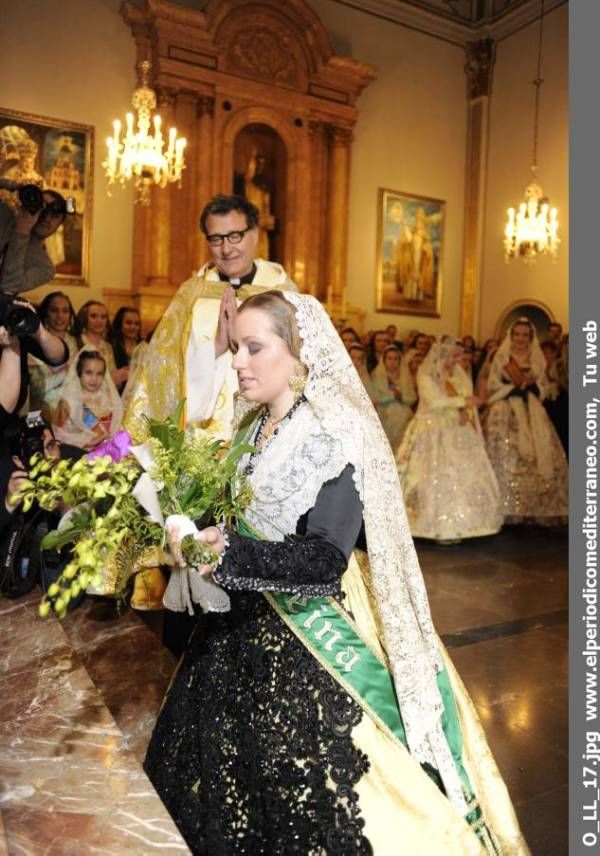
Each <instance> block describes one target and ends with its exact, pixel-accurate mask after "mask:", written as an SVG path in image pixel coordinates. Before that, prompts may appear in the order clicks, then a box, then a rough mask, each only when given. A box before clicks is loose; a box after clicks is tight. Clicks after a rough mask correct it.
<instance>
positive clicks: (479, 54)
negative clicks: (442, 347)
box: [460, 39, 502, 336]
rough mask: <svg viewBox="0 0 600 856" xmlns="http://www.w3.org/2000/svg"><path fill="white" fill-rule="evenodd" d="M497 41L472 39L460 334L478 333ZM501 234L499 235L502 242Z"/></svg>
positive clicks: (468, 66)
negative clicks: (493, 72)
mask: <svg viewBox="0 0 600 856" xmlns="http://www.w3.org/2000/svg"><path fill="white" fill-rule="evenodd" d="M494 58H495V44H494V41H493V40H492V39H481V40H480V41H477V42H468V43H467V46H466V59H467V61H466V64H465V72H466V75H467V99H468V104H467V111H468V114H467V151H466V170H465V218H464V220H465V227H464V245H463V276H462V296H461V313H460V333H461V335H462V336H465V335H467V334H469V335H475V334H478V332H479V330H478V327H479V301H480V296H481V269H482V254H483V222H484V217H485V179H486V171H487V149H488V122H489V99H490V85H491V78H492V68H493V65H494ZM501 238H502V236H501V235H499V236H498V240H499V241H500V240H501Z"/></svg>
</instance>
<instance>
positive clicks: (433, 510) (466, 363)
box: [340, 317, 568, 543]
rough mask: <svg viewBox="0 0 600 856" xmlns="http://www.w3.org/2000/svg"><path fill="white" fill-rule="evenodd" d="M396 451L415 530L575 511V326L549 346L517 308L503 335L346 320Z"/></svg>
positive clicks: (454, 534) (557, 331)
mask: <svg viewBox="0 0 600 856" xmlns="http://www.w3.org/2000/svg"><path fill="white" fill-rule="evenodd" d="M340 336H341V339H342V342H343V343H344V346H345V347H346V349H347V350H348V352H349V354H350V357H351V359H352V362H353V363H354V365H355V366H356V368H357V371H358V373H359V376H360V378H361V380H362V382H363V384H364V386H365V389H366V391H367V392H368V394H369V396H370V398H371V400H372V402H373V405H374V406H375V409H376V410H377V413H378V415H379V418H380V420H381V424H382V426H383V429H384V431H385V433H386V436H387V438H388V440H389V443H390V445H391V447H392V450H393V451H394V453H395V456H396V461H397V464H398V472H399V476H400V482H401V484H402V488H403V493H404V501H405V504H406V509H407V513H408V518H409V522H410V527H411V532H412V534H413V535H414V536H418V537H424V538H430V539H433V540H436V541H439V542H443V543H455V542H457V541H460V540H462V539H463V538H469V537H475V536H478V535H489V534H493V533H495V532H498V531H499V530H500V528H501V527H502V525H503V524H504V523H523V522H534V523H539V524H544V525H554V524H561V523H564V522H566V518H567V513H568V510H567V503H568V497H567V483H568V472H567V458H566V455H567V452H568V335H567V336H563V334H562V328H561V325H560V324H558V323H555V322H553V323H551V324H549V325H548V328H547V331H546V336H545V339H544V341H543V343H542V345H541V346H540V344H539V342H538V336H537V333H536V330H535V327H534V325H533V324H532V323H531V321H530V320H529V319H528V318H526V317H522V318H519V319H517V320H516V321H515V322H514V323H513V324H512V325H511V326H510V328H509V330H508V331H507V333H506V335H505V337H504V339H503V341H502V342H501V343H500V342H499V341H498V340H497V339H488V340H487V341H486V342H485V344H484V345H483V346H482V347H478V346H477V343H476V341H475V339H474V338H473V337H472V336H465V337H463V338H462V339H456V338H454V337H452V336H441V337H439V338H438V337H436V336H430V335H427V334H425V333H423V332H420V331H418V330H411V331H410V333H409V334H408V336H407V337H406V338H405V339H404V340H398V338H397V328H396V327H395V326H394V325H389V326H388V327H387V328H386V329H385V330H375V331H369V333H367V334H366V335H365V336H364V337H361V336H359V335H358V333H357V332H356V331H355V330H354V329H352V328H351V327H345V328H343V329H341V330H340Z"/></svg>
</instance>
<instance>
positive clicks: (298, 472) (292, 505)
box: [242, 403, 348, 541]
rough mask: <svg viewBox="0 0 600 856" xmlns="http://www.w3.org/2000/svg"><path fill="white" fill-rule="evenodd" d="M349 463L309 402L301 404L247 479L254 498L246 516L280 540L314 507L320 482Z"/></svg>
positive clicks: (336, 440)
mask: <svg viewBox="0 0 600 856" xmlns="http://www.w3.org/2000/svg"><path fill="white" fill-rule="evenodd" d="M247 460H248V458H245V459H244V460H243V461H242V466H243V465H244V463H245V462H246V461H247ZM347 463H348V458H347V457H346V455H345V454H344V449H343V447H342V444H341V443H340V441H339V440H338V439H337V438H336V437H332V436H330V435H329V434H326V433H324V431H323V428H322V426H321V423H320V421H319V420H318V419H317V417H316V415H315V413H314V411H313V409H312V407H311V406H310V404H308V403H306V404H304V405H303V406H302V407H300V408H299V409H298V410H297V411H296V413H294V416H293V417H292V419H290V421H289V422H286V423H285V424H284V425H282V427H281V429H280V431H279V432H278V433H277V435H276V436H275V437H273V439H272V440H271V441H270V442H269V444H268V446H267V447H266V448H265V451H264V453H263V454H262V455H259V457H258V460H257V464H256V467H255V469H254V472H253V473H252V475H251V476H250V479H249V481H250V484H251V486H252V491H253V493H254V499H253V501H252V504H251V505H250V507H249V508H248V509H247V511H246V518H247V519H248V521H249V523H251V524H252V526H254V527H255V529H256V530H257V531H258V532H260V533H261V534H263V535H264V536H265V537H266V538H268V539H269V540H270V541H283V539H284V537H285V536H286V535H291V534H293V533H294V532H295V531H296V526H297V523H298V520H299V519H300V518H301V517H302V515H303V514H305V513H306V512H307V511H309V510H310V509H311V508H312V507H313V506H314V504H315V502H316V499H317V496H318V493H319V491H320V490H321V487H322V486H323V484H324V483H325V482H326V481H330V480H331V479H334V478H336V477H337V476H339V475H340V474H341V472H342V471H343V469H344V467H345V466H346V464H347Z"/></svg>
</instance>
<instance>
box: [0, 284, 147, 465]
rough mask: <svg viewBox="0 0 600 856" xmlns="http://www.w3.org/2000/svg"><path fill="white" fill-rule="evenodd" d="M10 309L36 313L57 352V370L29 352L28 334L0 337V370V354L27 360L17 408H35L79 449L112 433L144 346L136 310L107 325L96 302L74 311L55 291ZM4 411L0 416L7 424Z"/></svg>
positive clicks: (118, 423)
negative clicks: (25, 395) (24, 392)
mask: <svg viewBox="0 0 600 856" xmlns="http://www.w3.org/2000/svg"><path fill="white" fill-rule="evenodd" d="M15 304H16V305H17V306H19V305H22V306H23V308H28V309H30V310H31V311H35V312H36V313H37V316H38V318H39V322H40V327H39V329H40V330H43V331H44V334H46V335H47V336H48V339H49V340H51V341H52V340H53V341H54V342H56V343H58V344H57V347H59V348H60V349H61V354H62V356H61V358H60V363H59V364H58V365H57V364H56V363H55V362H54V361H53V362H50V361H49V360H48V359H47V357H46V355H45V353H44V352H43V351H42V352H40V350H39V348H35V346H33V347H32V344H31V343H32V342H33V341H34V340H33V339H32V337H18V336H16V335H14V334H13V335H12V336H10V335H9V334H8V333H5V342H3V344H4V345H5V347H4V349H3V352H2V355H1V357H0V371H1V369H2V362H3V361H4V359H5V353H6V355H8V354H9V353H10V351H13V352H18V353H19V354H20V353H21V352H24V355H25V356H26V362H25V363H24V366H23V368H24V371H23V378H22V383H21V387H22V389H23V390H28V399H25V398H24V400H22V401H20V403H19V408H17V409H19V410H26V411H40V412H41V414H42V417H43V418H44V419H45V421H46V422H47V423H48V425H49V426H51V427H52V429H53V432H54V434H55V436H56V438H57V439H59V440H60V441H62V442H65V443H69V444H71V445H74V446H79V447H81V448H83V449H87V450H90V449H92V448H94V447H95V446H97V445H98V444H99V443H100V442H102V441H103V440H106V439H108V438H109V437H111V436H113V435H114V434H115V433H116V432H117V431H118V430H119V429H120V427H121V424H122V419H123V409H124V408H123V399H124V400H126V399H127V386H128V383H129V379H130V377H132V376H133V374H134V371H135V365H136V363H137V362H138V361H139V360H140V359H141V357H142V354H143V350H144V348H145V346H146V342H145V341H143V340H142V338H141V333H140V331H141V321H140V315H139V312H138V310H137V309H135V308H133V307H129V306H124V307H121V308H120V309H119V310H118V311H117V312H116V314H115V317H114V319H113V321H112V322H111V321H110V319H109V316H108V310H107V308H106V306H105V305H104V304H103V303H101V302H99V301H94V300H90V301H87V302H86V303H84V304H83V305H82V306H81V307H80V308H79V310H78V311H77V312H75V309H74V307H73V305H72V303H71V300H70V299H69V297H68V296H67V295H66V294H64V293H63V292H62V291H53V292H51V293H50V294H48V295H46V297H45V298H44V299H43V300H42V301H41V302H40V304H39V305H38V306H37V307H36V306H34V305H32V304H28V303H27V302H26V301H25V300H24V299H23V298H20V299H19V300H18V301H15ZM42 335H43V334H42ZM63 349H64V350H63ZM65 358H66V359H65ZM4 411H5V412H4V414H2V411H1V410H0V417H1V418H2V419H3V420H4V421H5V422H6V421H7V419H8V412H7V410H6V408H4Z"/></svg>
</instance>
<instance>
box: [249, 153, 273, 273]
mask: <svg viewBox="0 0 600 856" xmlns="http://www.w3.org/2000/svg"><path fill="white" fill-rule="evenodd" d="M265 160H266V158H265V156H264V155H262V154H259V153H258V152H257V151H256V149H253V151H252V153H251V155H250V157H249V159H248V165H247V167H246V171H245V173H244V196H245V197H246V199H248V201H249V202H252V204H253V205H256V207H257V208H258V212H259V220H258V231H259V236H258V245H257V248H256V255H257V256H258V257H259V258H261V259H267V260H268V259H269V256H270V254H269V232H272V231H273V229H274V228H275V217H274V216H273V214H272V213H271V188H270V186H269V183H268V182H267V180H266V178H265V176H264V169H265Z"/></svg>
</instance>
